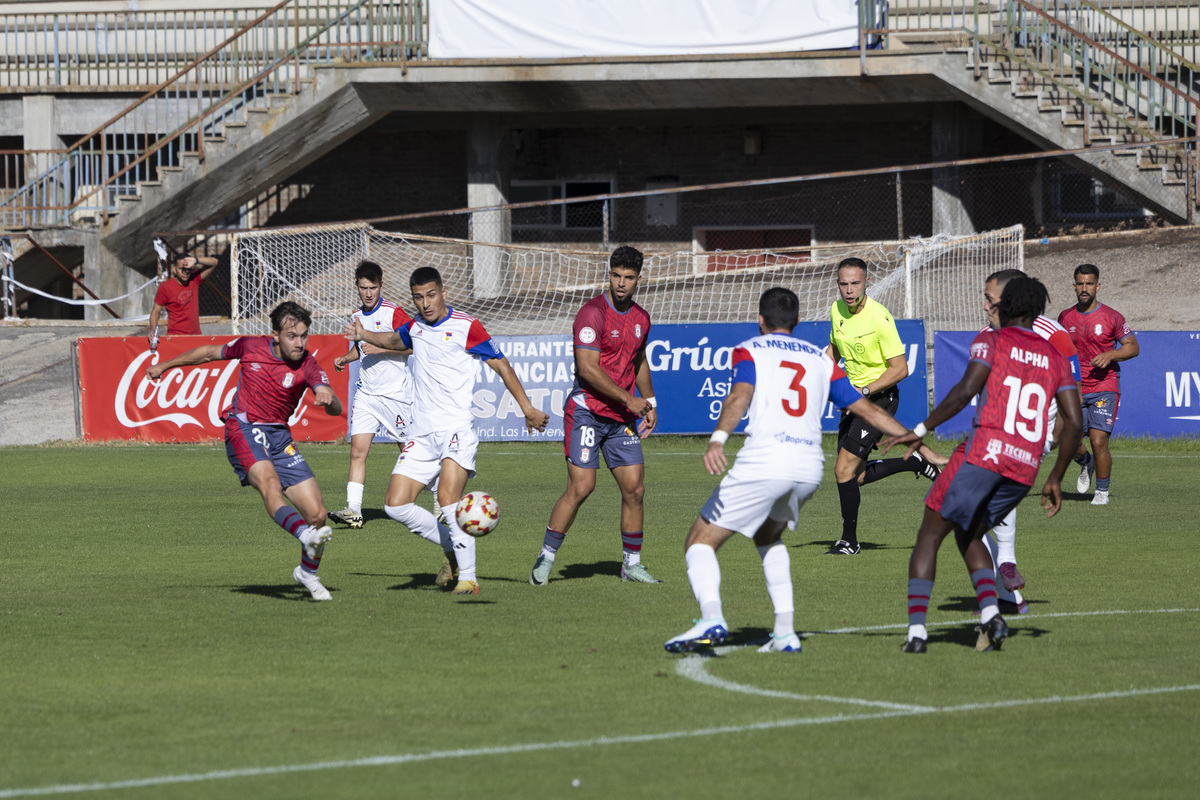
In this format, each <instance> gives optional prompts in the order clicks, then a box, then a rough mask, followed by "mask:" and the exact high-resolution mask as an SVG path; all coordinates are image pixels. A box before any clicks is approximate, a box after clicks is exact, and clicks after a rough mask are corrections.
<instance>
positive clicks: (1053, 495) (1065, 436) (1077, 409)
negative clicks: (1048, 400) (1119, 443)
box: [1042, 387, 1083, 517]
mask: <svg viewBox="0 0 1200 800" xmlns="http://www.w3.org/2000/svg"><path fill="white" fill-rule="evenodd" d="M1055 400H1057V401H1058V418H1059V420H1060V425H1061V427H1060V429H1059V439H1058V457H1057V458H1056V459H1055V460H1054V466H1053V467H1052V468H1051V469H1050V474H1049V475H1047V476H1046V483H1045V485H1043V486H1042V508H1044V509H1046V516H1047V517H1053V516H1054V515H1055V514H1057V513H1058V512H1059V509H1061V508H1062V477H1063V475H1064V474H1065V473H1066V471H1067V467H1068V466H1070V464H1071V459H1072V458H1073V457H1074V456H1075V450H1076V449H1077V448H1078V447H1079V438H1080V437H1081V436H1082V435H1083V410H1082V406H1081V404H1080V400H1079V390H1078V389H1076V388H1075V387H1071V388H1068V389H1062V390H1060V391H1059V392H1058V394H1056V395H1055Z"/></svg>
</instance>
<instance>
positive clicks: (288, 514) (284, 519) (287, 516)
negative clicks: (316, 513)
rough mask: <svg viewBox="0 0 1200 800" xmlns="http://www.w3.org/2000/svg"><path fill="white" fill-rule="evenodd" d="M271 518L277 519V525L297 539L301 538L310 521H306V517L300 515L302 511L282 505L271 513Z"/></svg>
mask: <svg viewBox="0 0 1200 800" xmlns="http://www.w3.org/2000/svg"><path fill="white" fill-rule="evenodd" d="M271 518H272V519H274V520H275V524H276V525H278V526H279V527H281V528H283V529H284V530H285V531H287V532H288V533H290V534H291V535H292V536H295V537H296V538H297V539H299V538H300V534H302V533H304V529H305V528H307V527H308V523H307V522H305V521H304V517H302V516H300V512H299V511H297V510H296V509H294V508H292V507H291V506H280V507H279V509H278V510H277V511H276V512H275V513H274V514H272V515H271Z"/></svg>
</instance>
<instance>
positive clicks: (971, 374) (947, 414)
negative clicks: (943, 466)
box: [851, 361, 991, 458]
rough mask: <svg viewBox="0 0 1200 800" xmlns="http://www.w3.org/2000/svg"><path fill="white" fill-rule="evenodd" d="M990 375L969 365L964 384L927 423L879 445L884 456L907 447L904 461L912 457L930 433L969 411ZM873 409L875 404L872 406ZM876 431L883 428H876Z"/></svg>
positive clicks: (980, 366)
mask: <svg viewBox="0 0 1200 800" xmlns="http://www.w3.org/2000/svg"><path fill="white" fill-rule="evenodd" d="M990 372H991V369H990V368H988V366H987V365H986V364H984V363H983V362H980V361H972V362H971V363H969V364H967V371H966V372H965V373H963V376H962V380H960V381H959V382H958V383H956V384H955V385H954V387H953V388H952V389H951V390H950V391H949V392H948V393H947V394H946V396H945V397H943V398H942V402H940V403H938V404H937V408H935V409H934V410H933V412H932V413H931V414H930V415H929V416H928V417H926V419H925V421H924V422H921V423H918V425H917V427H916V428H914V429H913V430H912V431H909V432H906V433H904V434H903V435H901V436H891V437H888V438H887V439H884V440H883V441H882V442H880V443H879V449H880V452H881V453H883V454H884V455H886V454H887V451H888V450H891V449H892V448H893V447H895V446H896V445H907V446H908V450H906V451H905V453H904V457H905V458H907V457H908V456H911V455H912V454H913V452H914V451H915V450H917V448H918V446H920V442H921V440H922V439H923V438H925V436H926V435H927V434H928V433H930V432H932V431H933V429H934V428H936V427H937V426H938V425H941V424H942V423H943V422H945V421H946V420H948V419H950V418H951V417H953V416H954V415H955V414H957V413H958V412H960V411H962V410H963V409H964V408H966V407H967V404H968V403H970V402H971V398H972V397H974V396H975V395H977V394H979V391H980V390H981V389H983V385H984V384H985V383H987V378H988V373H990ZM859 402H862V401H855V403H854V405H858V403H859ZM871 405H874V404H873V403H872V404H871ZM853 408H854V406H851V409H853ZM863 419H866V421H867V422H869V423H870V424H872V425H875V423H874V422H871V420H869V419H867V418H866V417H863ZM897 424H899V423H897ZM875 427H879V426H878V425H875ZM880 430H883V432H884V433H887V431H886V430H884V429H883V428H880ZM931 452H932V451H931ZM921 454H922V455H925V450H922V451H921Z"/></svg>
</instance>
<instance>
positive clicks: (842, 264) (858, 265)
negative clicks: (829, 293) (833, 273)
mask: <svg viewBox="0 0 1200 800" xmlns="http://www.w3.org/2000/svg"><path fill="white" fill-rule="evenodd" d="M847 267H853V268H855V269H861V270H862V271H863V274H864V275H866V274H867V262H865V261H863V260H862V259H861V258H855V257H854V256H851V257H850V258H843V259H842V260H841V261H839V262H838V265H837V271H838V272H841V271H842V270H843V269H846V268H847Z"/></svg>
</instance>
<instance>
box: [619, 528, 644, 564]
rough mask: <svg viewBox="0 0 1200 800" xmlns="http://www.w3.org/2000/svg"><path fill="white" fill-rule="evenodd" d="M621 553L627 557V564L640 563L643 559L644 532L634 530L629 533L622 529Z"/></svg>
mask: <svg viewBox="0 0 1200 800" xmlns="http://www.w3.org/2000/svg"><path fill="white" fill-rule="evenodd" d="M621 554H622V557H623V558H624V559H625V566H627V567H632V566H633V565H634V564H639V563H641V561H642V532H641V531H634V532H633V533H627V532H626V531H621Z"/></svg>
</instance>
